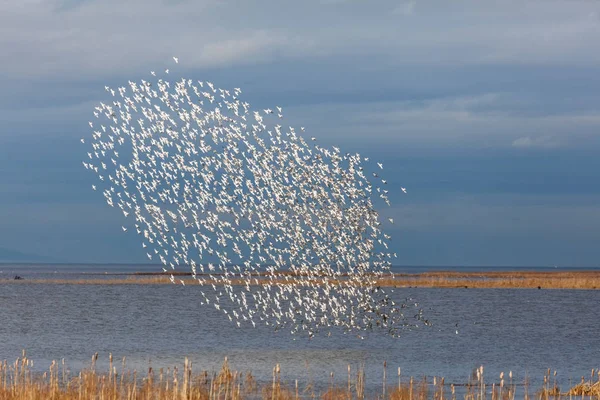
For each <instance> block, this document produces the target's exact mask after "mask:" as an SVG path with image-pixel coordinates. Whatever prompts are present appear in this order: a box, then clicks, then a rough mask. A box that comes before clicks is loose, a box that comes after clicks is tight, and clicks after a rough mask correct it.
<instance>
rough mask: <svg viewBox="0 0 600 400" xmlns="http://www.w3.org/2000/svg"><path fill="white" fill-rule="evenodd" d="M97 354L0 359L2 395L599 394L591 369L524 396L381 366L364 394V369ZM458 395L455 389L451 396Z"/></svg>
mask: <svg viewBox="0 0 600 400" xmlns="http://www.w3.org/2000/svg"><path fill="white" fill-rule="evenodd" d="M97 360H98V353H96V354H94V355H93V356H92V360H91V364H90V366H89V367H88V368H85V369H84V370H82V371H81V372H79V373H78V374H75V375H72V374H71V372H70V370H69V369H68V368H67V367H66V364H65V361H64V359H63V360H62V361H61V362H60V363H59V362H56V361H53V362H52V364H51V365H50V367H49V368H48V370H47V371H46V372H43V373H36V372H34V370H33V361H31V360H30V359H28V358H27V356H26V355H25V352H23V356H22V357H20V358H18V359H17V360H16V361H14V362H13V363H8V362H7V361H4V362H2V363H0V399H1V400H37V399H43V400H87V399H100V400H124V399H127V400H142V399H143V400H151V399H153V400H245V399H262V400H299V399H300V398H303V399H304V398H311V399H316V398H321V399H323V400H354V399H356V400H365V399H378V400H386V399H389V400H428V399H433V400H445V399H446V400H457V399H458V398H460V399H464V400H515V398H516V396H517V394H518V398H519V399H521V398H523V399H524V400H550V399H554V400H561V399H564V400H566V399H569V400H579V399H581V400H588V399H589V400H594V399H600V374H599V373H598V371H596V370H592V373H591V376H590V380H589V381H585V380H584V378H582V380H581V383H579V384H577V385H575V386H573V387H571V388H570V389H568V390H567V391H565V392H562V391H560V389H559V387H558V385H557V380H556V372H554V374H552V375H551V373H550V370H549V369H548V371H547V373H546V374H545V375H544V380H543V386H542V387H541V388H540V389H539V390H537V391H535V392H534V394H533V395H530V388H529V383H528V381H529V380H528V379H527V378H526V379H525V381H524V382H522V383H521V382H519V383H517V381H516V379H513V376H512V372H509V374H508V376H504V373H501V374H500V376H499V377H498V379H496V380H490V379H489V378H486V379H484V374H483V371H484V370H483V366H482V367H480V368H477V369H475V370H474V371H473V376H472V378H471V379H470V380H469V381H468V382H465V383H450V384H448V383H446V382H445V379H444V378H439V377H433V378H431V377H422V378H419V379H415V378H414V377H410V378H408V379H406V378H404V379H403V377H402V376H401V373H400V372H401V370H400V368H398V374H397V376H393V379H392V380H396V378H397V381H396V382H393V383H392V382H388V380H387V374H386V372H387V371H386V363H385V362H384V368H383V381H382V385H381V386H380V387H379V389H378V390H373V391H372V392H370V393H365V386H364V385H365V372H364V367H359V368H358V370H357V371H356V373H353V371H352V370H351V367H350V366H348V377H347V382H344V383H342V384H340V383H339V382H336V381H335V379H334V375H333V373H331V375H330V383H329V387H328V388H325V389H323V390H322V391H321V392H315V390H314V385H313V383H312V382H308V383H307V384H306V386H305V387H304V389H302V390H300V388H299V384H298V380H295V381H294V384H288V383H286V382H283V381H282V380H281V370H280V367H279V365H276V366H275V367H274V368H273V377H272V381H269V382H263V383H260V384H259V383H258V382H257V381H256V380H255V379H254V377H253V376H252V374H251V373H241V372H239V371H235V370H232V369H231V367H230V366H229V362H228V360H227V358H225V361H224V363H223V366H222V367H221V370H220V371H218V372H212V373H209V372H208V371H201V372H199V373H194V372H193V369H192V363H191V362H190V361H189V360H188V359H187V358H186V359H185V360H184V363H183V367H182V369H181V370H180V369H179V368H178V367H174V368H172V369H171V368H168V369H166V370H165V369H160V370H159V371H155V370H153V368H151V367H150V368H148V370H147V371H146V372H145V375H144V376H142V374H138V372H137V371H135V370H134V371H131V370H129V369H127V368H126V360H125V358H123V360H122V361H121V363H120V365H118V366H117V365H114V364H113V358H112V355H109V368H108V371H104V372H103V371H98V369H97V367H96V361H97ZM457 388H458V390H457ZM457 392H459V393H460V394H457Z"/></svg>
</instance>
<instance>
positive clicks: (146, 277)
mask: <svg viewBox="0 0 600 400" xmlns="http://www.w3.org/2000/svg"><path fill="white" fill-rule="evenodd" d="M86 275H87V276H88V277H85V278H80V277H74V278H60V279H54V278H39V279H36V278H27V277H26V276H25V277H23V278H22V279H14V277H7V278H5V279H2V278H0V284H9V283H10V284H81V285H85V284H89V285H115V284H138V285H141V284H172V283H171V280H170V275H171V273H165V272H133V273H104V274H103V273H97V274H94V275H95V276H102V277H103V278H99V277H89V276H90V275H91V274H86ZM173 275H174V276H175V278H176V282H178V283H179V282H180V280H183V281H184V282H185V283H186V284H188V285H189V286H195V285H198V282H197V281H195V280H194V279H193V278H192V274H191V272H177V271H174V272H173ZM283 275H285V276H286V277H287V278H288V279H289V280H284V279H282V278H279V279H278V278H271V277H270V275H269V274H266V273H261V274H256V275H255V276H254V277H253V278H252V282H251V284H250V285H251V286H256V285H264V284H267V283H273V284H281V285H284V284H289V283H290V281H292V282H293V274H291V273H288V274H285V273H284V274H281V275H280V276H283ZM203 276H206V277H208V274H206V275H203ZM213 276H215V277H218V276H219V275H218V274H214V275H213ZM317 279H319V278H317ZM328 282H329V283H330V284H335V283H337V282H338V281H337V280H328ZM211 283H215V284H222V282H219V280H218V278H217V279H216V280H208V279H206V281H205V284H211ZM232 283H233V284H234V285H244V284H245V281H242V280H235V279H233V280H232ZM377 285H378V286H382V287H395V288H403V287H406V288H456V289H538V290H539V289H579V290H598V289H600V271H589V270H579V271H558V272H553V271H548V272H546V271H544V272H540V271H488V272H457V271H437V272H422V273H399V274H394V275H393V277H392V276H388V277H386V278H382V279H379V280H378V281H377Z"/></svg>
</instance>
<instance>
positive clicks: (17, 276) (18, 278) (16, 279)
mask: <svg viewBox="0 0 600 400" xmlns="http://www.w3.org/2000/svg"><path fill="white" fill-rule="evenodd" d="M21 279H23V278H21V277H20V276H19V275H15V281H18V280H21Z"/></svg>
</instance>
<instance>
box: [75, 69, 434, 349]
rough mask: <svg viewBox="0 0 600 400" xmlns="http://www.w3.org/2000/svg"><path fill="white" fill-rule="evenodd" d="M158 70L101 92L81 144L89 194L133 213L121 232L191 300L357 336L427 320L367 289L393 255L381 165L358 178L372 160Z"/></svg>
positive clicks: (283, 324) (282, 324) (231, 96)
mask: <svg viewBox="0 0 600 400" xmlns="http://www.w3.org/2000/svg"><path fill="white" fill-rule="evenodd" d="M173 59H174V61H175V63H178V59H177V58H175V57H174V58H173ZM164 73H165V74H164V78H159V77H157V74H156V73H155V72H154V71H152V72H151V76H152V78H150V79H151V80H143V79H142V80H140V81H139V82H132V81H129V85H128V87H118V88H115V89H113V88H111V87H108V86H106V87H105V89H106V91H107V92H108V93H109V100H107V101H105V102H101V103H100V104H99V105H98V106H96V107H95V109H94V111H93V114H94V117H95V119H93V120H92V121H91V122H89V125H90V127H91V128H92V131H93V132H92V135H91V140H86V139H85V138H84V139H81V142H82V143H85V144H86V145H88V146H89V150H88V151H87V156H86V157H85V160H84V161H83V166H84V167H85V168H86V169H88V170H90V171H93V172H94V173H95V174H96V175H97V176H96V179H97V181H96V182H94V184H93V185H92V189H93V190H97V191H99V192H101V193H102V195H103V196H104V198H105V200H106V202H107V203H108V205H109V206H111V207H114V208H116V209H118V210H119V211H120V212H121V213H122V214H123V216H124V217H125V218H126V219H129V220H132V219H133V220H134V221H132V222H131V223H125V224H124V225H123V226H122V230H123V231H130V230H135V232H137V234H138V235H139V236H140V237H141V242H142V243H141V245H142V247H143V248H144V250H145V252H146V256H147V257H148V260H150V261H156V260H159V261H160V262H161V263H162V264H163V270H164V271H165V272H168V271H173V270H175V269H176V267H178V266H186V267H188V268H191V272H192V276H193V278H194V280H195V281H197V282H198V283H199V284H200V285H202V288H201V290H200V294H201V296H202V297H201V299H200V301H201V303H202V304H207V305H210V306H211V307H215V308H216V309H217V310H220V311H222V312H223V313H224V314H225V315H226V316H227V317H228V318H229V319H230V320H231V321H233V322H235V323H236V324H237V325H238V326H239V325H241V324H242V323H249V324H252V325H254V326H255V325H256V323H264V324H267V325H270V326H273V327H275V329H283V328H288V329H289V330H290V332H291V333H293V334H294V333H299V332H302V333H306V334H308V335H309V336H311V337H312V336H313V335H315V334H316V333H317V332H324V331H329V333H330V329H331V327H340V328H342V329H343V331H344V332H354V333H357V334H358V335H359V336H361V337H362V334H363V332H364V331H365V330H367V329H373V328H383V329H385V330H386V332H387V333H388V334H390V335H393V336H399V335H400V333H401V332H402V331H404V330H406V329H410V328H412V327H415V326H419V325H420V324H421V323H423V321H425V322H426V320H424V319H423V318H422V311H421V310H420V308H419V305H418V303H415V302H414V301H413V300H412V299H410V298H407V299H405V300H404V301H402V302H401V303H397V302H395V301H393V300H392V299H391V297H390V296H389V295H388V294H387V293H386V291H385V290H384V289H383V288H381V287H378V286H377V281H378V279H380V278H382V277H384V276H388V275H391V271H390V266H391V260H392V259H393V258H394V257H396V254H395V253H393V252H392V251H391V250H390V249H389V247H390V246H389V243H390V240H391V238H390V236H389V235H387V234H386V233H384V231H383V229H382V222H381V221H380V218H379V214H378V212H377V211H376V209H375V207H374V202H375V201H381V202H384V203H387V204H388V205H389V204H390V201H389V198H388V190H386V187H387V186H386V184H387V182H386V180H384V179H382V178H381V177H380V176H379V173H380V171H381V170H382V169H383V165H382V164H381V163H377V167H376V168H373V170H374V171H371V172H367V170H366V169H365V168H367V165H368V162H369V159H368V158H364V157H361V156H360V155H359V154H350V153H343V152H341V150H340V149H339V148H337V147H332V148H326V147H322V146H320V145H319V144H318V142H317V140H316V139H315V138H314V137H310V138H307V137H305V134H304V133H305V129H304V127H301V128H300V129H299V131H297V130H296V129H295V128H293V127H284V126H283V125H282V120H283V110H282V108H281V107H275V108H274V109H262V110H254V109H252V108H251V107H250V104H248V103H247V102H244V101H242V100H241V98H240V95H241V90H240V89H239V88H234V89H233V90H224V89H219V88H217V87H215V86H214V85H213V84H212V83H211V82H201V81H192V80H191V79H180V80H178V81H176V82H169V81H168V80H166V76H167V75H168V74H169V70H168V69H167V70H165V71H164ZM161 75H162V74H161ZM370 179H373V180H374V181H375V182H376V183H375V184H372V183H371V181H370ZM402 191H403V192H406V189H404V188H402ZM387 222H389V223H393V220H392V219H389V221H386V223H387ZM208 261H211V262H208ZM171 281H172V282H176V283H181V284H185V283H186V280H182V279H176V277H175V276H174V275H171ZM188 282H190V281H189V280H188Z"/></svg>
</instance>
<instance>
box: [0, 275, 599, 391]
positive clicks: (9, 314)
mask: <svg viewBox="0 0 600 400" xmlns="http://www.w3.org/2000/svg"><path fill="white" fill-rule="evenodd" d="M198 289H199V288H198V287H197V286H190V285H188V286H185V287H183V286H179V285H58V284H56V285H54V284H29V283H26V282H22V283H19V284H12V283H0V338H1V340H0V359H8V360H14V359H16V358H17V357H18V356H19V355H20V353H21V349H27V354H28V356H29V358H31V359H33V360H34V361H35V363H36V364H35V367H36V369H40V370H43V369H46V368H47V367H48V366H49V364H50V362H51V361H52V360H53V359H57V360H58V359H60V358H63V357H64V358H65V359H66V361H67V364H68V365H69V366H70V367H71V369H72V370H78V369H80V368H82V367H84V366H86V365H88V364H89V360H90V358H91V356H92V354H93V353H95V352H99V353H100V359H99V364H100V367H105V366H106V365H107V358H108V353H109V352H112V353H113V355H114V356H115V357H116V358H117V359H120V358H121V357H123V356H126V357H127V365H128V366H129V367H130V368H132V369H133V368H135V369H138V370H145V369H147V367H148V365H149V364H151V365H152V366H154V367H155V368H159V367H168V366H173V365H175V364H177V365H181V364H182V361H183V358H184V357H186V356H187V357H189V358H190V359H191V360H192V361H193V363H194V369H195V370H196V371H199V370H200V369H208V370H218V369H219V368H220V366H221V364H222V361H223V358H224V357H225V356H228V357H229V361H230V364H231V366H232V367H233V368H234V369H237V370H241V371H248V370H251V371H252V372H253V374H254V375H255V376H256V377H258V378H262V379H265V380H268V379H269V377H270V376H271V371H272V368H273V366H274V365H275V364H276V363H279V364H280V365H281V371H282V377H283V379H284V380H287V381H288V382H293V380H294V379H299V381H300V384H302V383H303V382H304V383H307V382H308V381H309V380H312V381H313V382H314V383H315V384H317V386H324V385H326V384H327V383H328V382H329V379H330V372H331V371H333V372H334V374H335V376H336V377H339V381H340V383H343V382H344V381H345V379H347V378H346V377H347V365H348V364H351V366H352V369H353V371H355V370H356V368H357V367H358V366H359V365H360V364H362V363H364V364H365V369H366V376H367V385H368V386H372V387H377V386H378V385H380V383H381V379H382V370H383V366H382V364H383V361H384V360H385V361H387V365H388V376H392V377H393V378H390V379H392V381H395V380H396V379H397V378H396V370H397V367H401V368H402V375H403V376H404V377H407V376H410V375H414V376H422V375H425V374H426V375H429V376H444V377H445V378H446V382H447V383H452V382H454V383H466V381H467V379H468V377H469V376H470V375H471V373H472V370H473V369H474V368H476V367H478V366H479V365H484V366H485V375H486V376H487V377H489V378H488V379H490V378H497V377H498V374H499V373H500V372H501V371H505V373H508V371H509V370H512V371H513V373H514V374H515V376H516V378H517V380H523V379H524V378H525V375H526V374H528V375H529V377H530V378H531V380H532V383H533V384H534V386H535V385H536V384H539V381H540V380H541V378H542V377H543V374H544V372H545V370H546V369H547V368H552V369H553V370H554V369H556V370H558V377H559V378H560V379H561V381H562V382H563V384H564V385H565V386H566V385H567V384H568V378H573V379H574V380H575V381H578V380H579V379H580V377H581V376H582V375H585V376H589V372H590V370H591V368H597V367H598V362H599V361H598V360H600V336H599V335H598V332H600V310H599V309H598V307H597V305H598V304H599V300H600V292H599V291H580V290H527V289H424V288H419V289H397V291H396V292H395V294H394V295H395V296H398V298H399V299H401V298H405V297H408V296H410V297H413V298H415V299H417V300H418V301H419V302H420V304H421V305H422V306H423V308H424V310H425V314H426V317H428V318H429V319H430V320H431V321H432V322H433V323H434V325H433V326H432V327H426V328H424V329H422V328H420V329H418V330H415V331H412V332H409V333H407V334H405V335H404V336H403V337H401V338H399V339H394V338H390V337H387V336H384V335H383V333H384V332H378V331H375V332H373V333H371V334H368V335H367V337H366V339H365V340H360V339H359V338H357V337H354V336H349V335H343V334H341V333H340V332H335V331H334V332H333V334H332V336H331V337H325V336H318V337H316V338H313V339H312V340H309V339H308V338H307V337H294V336H291V335H289V334H288V333H287V332H281V331H280V332H273V331H272V329H271V328H269V327H266V326H258V327H257V328H252V327H251V326H244V325H242V327H241V328H237V327H236V326H235V325H234V324H232V323H231V322H229V320H228V319H226V318H224V316H223V314H221V313H220V312H219V311H217V310H215V309H214V308H210V307H203V306H200V305H199V301H198V300H199V293H198ZM456 324H458V327H456ZM456 330H458V334H456ZM294 339H295V340H294ZM495 380H496V381H497V380H498V379H495ZM537 387H539V386H536V388H537Z"/></svg>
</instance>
